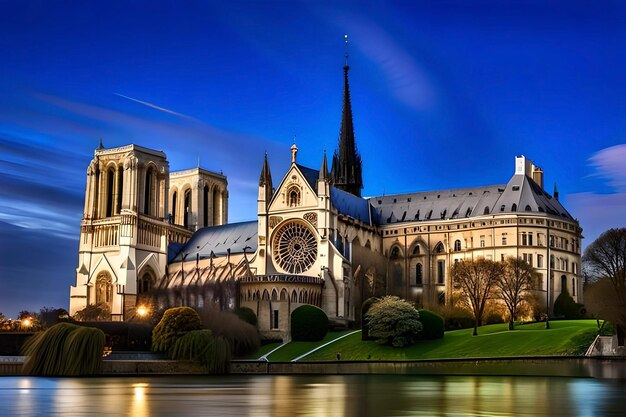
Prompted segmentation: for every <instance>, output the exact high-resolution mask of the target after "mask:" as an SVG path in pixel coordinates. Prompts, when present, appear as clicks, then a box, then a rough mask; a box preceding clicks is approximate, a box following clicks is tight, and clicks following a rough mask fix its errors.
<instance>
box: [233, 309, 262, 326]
mask: <svg viewBox="0 0 626 417" xmlns="http://www.w3.org/2000/svg"><path fill="white" fill-rule="evenodd" d="M234 313H235V314H236V315H237V317H239V318H240V319H241V320H243V321H245V322H246V323H250V324H251V325H253V326H254V327H256V325H257V317H256V313H255V312H254V311H253V310H252V309H251V308H248V307H239V308H236V309H235V311H234Z"/></svg>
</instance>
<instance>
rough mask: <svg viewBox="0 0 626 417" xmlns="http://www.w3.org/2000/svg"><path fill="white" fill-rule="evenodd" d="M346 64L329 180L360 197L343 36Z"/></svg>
mask: <svg viewBox="0 0 626 417" xmlns="http://www.w3.org/2000/svg"><path fill="white" fill-rule="evenodd" d="M344 39H345V48H346V53H345V57H346V64H345V65H344V67H343V109H342V112H341V129H340V131H339V146H338V149H336V150H335V153H334V154H333V165H332V170H331V178H332V179H333V182H334V183H335V187H337V188H340V189H342V190H344V191H347V192H349V193H351V194H354V195H356V196H359V197H360V196H361V189H362V188H363V179H362V175H361V172H362V167H361V155H359V152H358V150H357V149H356V143H355V140H354V126H353V125H352V104H351V102H350V85H349V83H348V70H349V69H350V66H349V65H348V57H349V54H348V35H345V38H344Z"/></svg>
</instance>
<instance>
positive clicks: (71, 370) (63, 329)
mask: <svg viewBox="0 0 626 417" xmlns="http://www.w3.org/2000/svg"><path fill="white" fill-rule="evenodd" d="M104 342H105V336H104V333H103V332H102V330H100V329H96V328H93V327H82V326H77V325H75V324H70V323H59V324H57V325H54V326H52V327H51V328H49V329H48V330H46V331H45V332H41V333H37V334H36V335H34V336H33V337H31V338H30V339H29V340H28V342H27V343H26V344H25V346H24V348H23V354H24V355H25V356H26V360H25V361H24V366H23V372H24V373H25V374H27V375H45V376H78V375H93V374H94V373H96V372H98V371H99V370H100V366H101V364H102V352H103V350H104Z"/></svg>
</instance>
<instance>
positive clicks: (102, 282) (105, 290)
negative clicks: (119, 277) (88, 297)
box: [96, 272, 113, 307]
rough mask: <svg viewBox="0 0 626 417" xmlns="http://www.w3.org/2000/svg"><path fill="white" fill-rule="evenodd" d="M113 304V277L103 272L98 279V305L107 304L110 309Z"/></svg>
mask: <svg viewBox="0 0 626 417" xmlns="http://www.w3.org/2000/svg"><path fill="white" fill-rule="evenodd" d="M112 302H113V280H112V279H111V275H109V274H108V273H106V272H101V273H100V274H99V275H98V278H96V304H106V305H108V306H109V307H110V306H111V303H112Z"/></svg>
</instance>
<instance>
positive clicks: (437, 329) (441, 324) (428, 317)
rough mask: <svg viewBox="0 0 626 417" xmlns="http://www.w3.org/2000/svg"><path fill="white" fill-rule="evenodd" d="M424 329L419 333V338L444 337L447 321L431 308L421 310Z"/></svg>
mask: <svg viewBox="0 0 626 417" xmlns="http://www.w3.org/2000/svg"><path fill="white" fill-rule="evenodd" d="M419 313H420V318H419V320H420V322H421V323H422V331H421V332H419V333H418V334H417V338H418V340H432V339H441V338H443V333H444V331H445V321H444V319H443V317H441V316H440V315H439V314H436V313H433V312H432V311H429V310H419Z"/></svg>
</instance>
